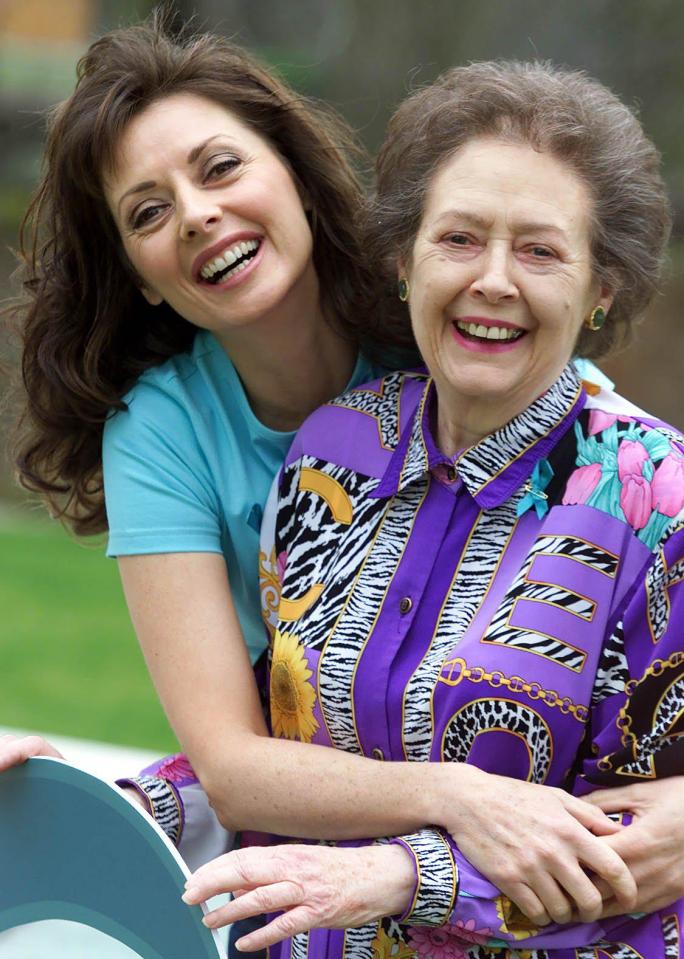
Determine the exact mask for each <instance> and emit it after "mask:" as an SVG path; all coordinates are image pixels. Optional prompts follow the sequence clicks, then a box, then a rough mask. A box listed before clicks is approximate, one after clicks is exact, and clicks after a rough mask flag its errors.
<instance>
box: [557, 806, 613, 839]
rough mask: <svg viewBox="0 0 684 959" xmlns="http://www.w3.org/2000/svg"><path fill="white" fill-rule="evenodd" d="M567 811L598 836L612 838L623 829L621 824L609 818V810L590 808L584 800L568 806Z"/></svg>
mask: <svg viewBox="0 0 684 959" xmlns="http://www.w3.org/2000/svg"><path fill="white" fill-rule="evenodd" d="M622 808H623V807H621V809H622ZM567 809H568V812H569V813H571V814H572V815H573V816H574V818H575V819H576V820H577V821H578V822H579V823H581V824H582V825H583V826H584V827H585V828H586V829H589V830H590V832H593V833H594V835H596V836H610V835H612V834H613V833H616V832H619V831H620V829H621V828H622V827H621V825H620V823H617V822H615V821H614V820H612V819H609V818H608V816H607V815H606V812H607V811H608V810H604V809H599V808H598V807H597V806H590V805H589V803H586V802H584V800H583V799H580V800H578V801H577V802H573V803H572V804H571V805H568V806H567Z"/></svg>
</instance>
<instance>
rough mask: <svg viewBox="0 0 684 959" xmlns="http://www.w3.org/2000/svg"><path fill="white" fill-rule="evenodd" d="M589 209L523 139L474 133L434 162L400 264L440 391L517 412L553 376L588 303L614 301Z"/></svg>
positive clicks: (568, 176)
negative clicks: (595, 247)
mask: <svg viewBox="0 0 684 959" xmlns="http://www.w3.org/2000/svg"><path fill="white" fill-rule="evenodd" d="M590 217H591V200H590V197H589V193H588V191H587V189H586V187H585V185H584V183H583V182H582V181H581V180H580V179H579V177H578V176H576V174H575V173H574V172H573V171H572V170H571V169H570V168H569V167H568V166H566V165H565V164H563V163H562V162H560V161H559V160H557V159H555V158H554V157H553V156H551V155H549V154H547V153H540V152H537V151H535V150H534V149H532V147H529V146H527V145H523V144H518V143H511V142H506V141H500V140H494V139H475V140H471V141H470V142H468V143H467V144H466V145H465V146H464V147H462V148H461V149H460V150H459V151H458V152H457V153H456V154H454V156H453V157H451V158H450V159H448V160H446V161H445V162H444V163H443V164H442V165H441V166H440V167H439V168H438V169H437V172H436V173H435V175H434V177H433V179H432V182H431V184H430V187H429V190H428V193H427V197H426V202H425V209H424V212H423V217H422V220H421V224H420V227H419V230H418V234H417V236H416V238H415V241H414V244H413V248H412V251H411V256H410V260H409V261H408V262H407V263H400V275H406V276H407V277H408V279H409V282H410V294H409V307H410V311H411V320H412V324H413V329H414V333H415V336H416V340H417V343H418V346H419V348H420V351H421V353H422V355H423V358H424V360H425V362H426V363H427V366H428V367H429V369H430V372H431V373H432V375H433V376H434V378H435V384H436V386H437V390H438V393H439V397H440V402H444V401H445V400H446V402H447V403H451V404H453V403H455V404H458V403H459V401H462V400H464V399H465V400H467V401H469V402H472V401H473V400H475V401H476V402H478V401H481V402H483V403H486V404H488V405H490V406H491V405H492V404H494V405H495V406H498V405H499V404H500V403H503V404H504V405H505V406H506V408H508V409H510V416H513V415H515V414H516V413H517V412H519V411H520V410H522V409H523V408H524V407H525V406H527V405H528V404H529V403H530V402H531V401H532V400H533V399H534V398H535V397H536V396H538V395H539V394H540V393H542V392H543V391H544V390H545V389H546V388H547V387H548V386H550V385H551V383H552V382H553V381H554V380H555V379H556V378H557V376H558V374H559V373H560V371H561V370H562V369H563V367H564V366H565V364H566V363H567V362H568V360H569V359H570V356H571V355H572V351H573V348H574V345H575V343H576V341H577V337H578V335H579V332H580V328H581V326H582V323H583V322H584V321H585V320H586V319H587V318H588V317H589V315H590V313H591V311H592V309H593V308H594V307H595V306H597V305H599V304H600V305H602V306H603V307H604V309H605V310H606V311H607V310H608V308H609V306H610V303H611V297H610V295H609V294H608V293H607V291H602V290H601V289H600V288H599V286H598V284H597V282H596V281H595V279H594V278H593V275H592V269H591V250H590ZM402 267H403V269H402ZM506 418H510V417H506Z"/></svg>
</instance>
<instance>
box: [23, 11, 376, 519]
mask: <svg viewBox="0 0 684 959" xmlns="http://www.w3.org/2000/svg"><path fill="white" fill-rule="evenodd" d="M169 22H170V18H169V17H168V16H165V15H164V13H155V14H154V15H153V16H152V17H151V18H150V19H149V20H148V21H146V22H145V23H143V24H142V25H138V26H133V27H129V28H124V29H120V30H115V31H113V32H111V33H109V34H107V35H105V36H103V37H101V38H100V39H98V40H96V41H95V42H94V43H93V44H92V45H91V47H90V48H89V49H88V51H87V53H86V54H85V55H84V57H83V58H82V59H81V60H80V62H79V64H78V69H77V76H78V80H77V84H76V88H75V90H74V92H73V94H72V95H71V96H70V97H69V99H68V100H66V101H65V102H64V103H62V104H60V105H59V106H58V107H57V108H56V109H55V110H54V113H53V114H52V116H51V118H50V121H49V127H48V137H47V145H46V151H45V160H44V173H43V176H42V179H41V181H40V184H39V186H38V188H37V191H36V193H35V195H34V197H33V199H32V201H31V204H30V206H29V208H28V211H27V213H26V216H25V218H24V221H23V223H22V228H21V235H20V250H21V255H22V260H23V266H22V267H21V268H20V273H21V278H22V281H23V282H22V289H23V294H22V295H21V297H20V298H19V299H18V300H17V301H15V303H14V304H13V306H12V307H11V308H10V310H9V314H10V323H13V325H14V326H15V327H18V328H19V330H20V336H21V341H22V354H21V355H22V360H21V382H20V383H19V391H20V396H21V399H20V410H21V411H20V415H19V419H18V423H17V428H16V431H15V434H14V454H15V462H16V465H17V469H18V476H19V481H20V483H21V484H22V485H23V486H24V487H26V488H27V489H29V490H32V491H35V492H38V493H40V494H41V495H42V496H43V497H44V498H45V500H46V501H47V503H48V505H49V507H50V509H51V511H52V513H53V515H57V516H59V517H61V518H62V519H63V520H65V521H66V522H67V523H69V524H70V525H71V526H72V528H73V529H74V531H75V532H77V533H79V534H91V533H97V532H101V531H103V530H105V529H106V515H105V509H104V499H103V486H102V459H101V440H102V429H103V424H104V422H105V419H106V418H107V415H108V414H109V412H110V411H111V410H116V409H122V408H124V407H125V404H124V403H123V401H122V396H123V395H124V394H125V393H126V391H127V390H128V389H129V388H130V387H131V386H132V385H133V383H134V382H135V380H136V379H137V378H138V377H139V376H140V374H141V373H142V372H143V371H144V370H146V369H147V368H148V367H151V366H154V365H157V364H159V363H161V362H163V361H164V360H165V359H166V358H168V357H170V356H172V355H173V354H176V353H179V352H182V351H184V350H187V349H188V348H189V347H190V345H191V343H192V340H193V337H194V335H195V332H196V330H195V327H193V326H192V325H191V324H190V323H188V322H187V321H186V320H185V319H183V318H182V317H180V316H179V315H178V314H177V313H175V312H174V311H173V310H172V309H171V308H170V307H169V306H168V305H166V304H162V305H161V306H159V307H154V308H152V307H150V306H149V305H148V304H147V303H146V302H145V300H144V298H143V297H142V295H141V293H140V291H139V281H138V279H137V278H136V275H135V273H134V271H133V268H132V266H131V264H130V263H129V262H128V259H127V257H126V255H125V253H124V251H123V248H122V244H121V241H120V238H119V234H118V232H117V229H116V227H115V224H114V221H113V219H112V216H111V214H110V212H109V209H108V207H107V203H106V201H105V197H104V192H103V173H104V171H106V170H108V169H109V168H110V167H111V166H112V164H113V163H114V162H115V159H116V150H117V145H118V143H119V141H120V137H121V134H122V131H123V130H124V129H125V127H126V124H127V123H129V122H130V120H131V119H132V118H133V117H135V116H136V115H137V114H139V113H140V112H141V111H142V110H144V109H145V108H146V107H147V106H148V105H149V104H150V103H153V102H155V101H157V100H159V99H160V98H163V97H165V96H169V95H171V94H174V93H179V92H185V93H193V94H196V95H199V96H203V97H207V98H209V99H211V100H213V101H216V102H218V103H220V104H222V105H224V106H226V107H227V108H229V109H230V110H231V111H232V112H233V113H235V114H236V115H237V116H238V117H239V118H240V119H241V120H242V121H243V122H245V123H246V124H248V125H249V126H250V127H251V128H252V129H254V130H255V131H256V132H258V133H259V134H260V135H261V136H263V137H265V138H266V139H267V140H268V141H269V143H270V144H271V145H272V146H273V147H274V148H275V149H276V150H277V151H278V153H279V154H280V155H281V156H282V157H283V158H284V159H285V160H286V161H287V162H288V163H289V165H290V168H291V169H292V171H293V174H294V176H295V177H296V179H297V180H298V182H299V184H300V185H301V186H302V187H303V188H304V190H305V191H306V193H307V195H308V197H309V198H310V199H311V203H312V207H313V211H312V214H311V227H312V232H313V249H314V253H313V260H314V266H315V269H316V271H317V274H318V278H319V281H320V290H321V297H322V300H323V307H324V311H325V314H326V316H328V317H329V318H330V320H331V322H334V323H335V324H336V325H337V327H338V328H339V329H340V331H341V332H343V333H345V334H346V335H348V336H349V337H350V338H352V339H354V340H356V341H360V340H361V339H362V337H363V338H364V340H365V343H366V346H368V344H369V343H371V344H372V341H373V336H374V325H373V319H372V316H373V314H372V311H371V308H370V305H369V304H370V298H369V297H370V290H371V286H372V285H371V282H370V271H369V268H368V266H367V263H366V258H365V256H364V254H363V248H362V243H361V240H360V226H361V218H362V211H363V202H364V198H363V191H362V188H361V184H360V182H359V179H358V177H357V174H356V173H355V171H354V168H353V166H352V158H358V157H360V156H361V155H362V154H361V151H360V148H359V147H358V145H357V144H356V141H355V139H354V137H353V135H352V133H351V131H350V129H349V128H348V127H347V126H346V125H345V124H344V122H343V121H342V120H340V119H339V118H338V117H337V116H336V115H335V114H333V113H332V112H330V111H329V110H327V109H326V108H325V107H323V106H322V105H320V104H318V103H316V102H313V101H311V100H309V99H305V98H304V97H302V96H300V95H298V94H297V93H295V92H294V91H293V90H291V89H290V88H289V87H288V86H287V85H286V84H285V83H283V82H282V81H281V80H280V79H278V78H277V77H276V76H275V75H274V74H273V73H272V72H271V71H270V70H268V69H266V68H265V67H264V66H262V65H261V64H260V63H259V62H258V61H257V60H255V59H254V57H252V56H251V55H250V54H248V53H246V52H245V51H244V50H243V49H241V48H240V47H238V46H236V45H235V44H233V43H232V42H230V41H229V40H227V39H225V38H222V37H218V36H214V35H210V34H202V35H183V34H181V35H178V34H174V33H173V32H172V29H171V27H170V26H169Z"/></svg>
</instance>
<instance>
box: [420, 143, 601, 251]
mask: <svg viewBox="0 0 684 959" xmlns="http://www.w3.org/2000/svg"><path fill="white" fill-rule="evenodd" d="M449 211H459V212H463V214H473V215H474V216H475V217H477V218H479V219H482V220H485V221H491V222H492V223H496V222H498V221H500V220H501V219H502V218H504V219H505V221H506V222H507V224H509V225H510V226H512V227H514V226H515V224H516V222H521V223H522V222H535V223H537V222H539V223H548V225H549V226H552V227H555V228H557V229H561V230H563V231H564V232H566V233H568V234H571V235H573V234H585V233H586V232H587V231H588V225H589V216H590V212H591V200H590V196H589V191H588V189H587V187H586V185H585V184H584V182H583V181H582V180H581V179H580V178H579V176H578V175H577V174H576V173H575V172H574V170H572V169H571V168H570V167H569V166H568V165H566V164H565V163H563V162H562V161H560V160H558V159H557V158H556V157H554V156H552V155H551V154H550V153H543V152H540V151H538V150H535V149H533V148H532V147H531V146H528V145H527V144H520V143H511V142H508V141H503V140H495V139H484V138H483V139H475V140H470V141H469V142H468V143H466V144H465V146H463V147H462V148H461V149H460V150H458V152H457V153H455V154H453V155H452V156H450V157H449V158H448V159H446V160H444V161H443V162H442V163H441V164H440V166H439V167H438V169H437V171H436V172H435V174H434V175H433V177H432V180H431V182H430V185H429V188H428V191H427V195H426V199H425V207H424V212H423V221H424V222H429V221H431V220H434V219H436V218H438V217H440V216H443V215H444V214H446V213H448V212H449Z"/></svg>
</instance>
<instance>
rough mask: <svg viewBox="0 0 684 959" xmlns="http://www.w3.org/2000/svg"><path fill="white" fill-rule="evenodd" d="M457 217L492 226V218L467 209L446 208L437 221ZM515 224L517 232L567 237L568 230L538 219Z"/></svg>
mask: <svg viewBox="0 0 684 959" xmlns="http://www.w3.org/2000/svg"><path fill="white" fill-rule="evenodd" d="M448 219H456V220H463V221H465V222H466V223H472V225H473V226H477V227H479V228H480V229H482V230H486V229H487V228H488V227H490V226H491V220H489V219H488V218H486V217H483V216H480V215H479V214H478V213H471V212H467V211H465V210H446V211H445V212H444V213H441V214H440V215H439V216H438V217H437V222H438V223H440V222H441V221H442V220H448ZM513 226H514V228H515V231H516V232H517V233H555V234H557V235H558V236H560V237H566V235H567V234H566V231H565V230H563V228H562V227H560V226H556V225H555V224H553V223H543V222H541V221H536V220H518V221H514V223H513Z"/></svg>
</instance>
